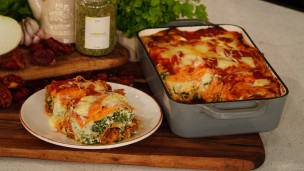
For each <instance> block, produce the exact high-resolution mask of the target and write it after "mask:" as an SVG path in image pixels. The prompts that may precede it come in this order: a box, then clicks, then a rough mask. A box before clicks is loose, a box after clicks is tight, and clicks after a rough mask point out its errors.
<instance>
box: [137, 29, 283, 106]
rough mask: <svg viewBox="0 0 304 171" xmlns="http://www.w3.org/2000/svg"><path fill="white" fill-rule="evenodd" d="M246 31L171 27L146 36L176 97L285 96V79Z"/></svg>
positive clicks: (205, 99) (210, 99)
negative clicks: (254, 45) (283, 84)
mask: <svg viewBox="0 0 304 171" xmlns="http://www.w3.org/2000/svg"><path fill="white" fill-rule="evenodd" d="M244 35H245V34H243V33H240V32H237V31H227V30H225V29H223V28H221V27H219V26H214V27H206V28H201V29H198V30H194V31H181V30H179V29H178V28H170V29H168V30H163V31H160V32H158V33H156V34H152V35H148V36H143V37H142V39H143V40H144V41H143V43H144V44H145V47H146V48H147V50H148V53H149V54H150V56H151V58H152V60H154V63H155V64H156V69H157V71H158V72H159V73H160V74H161V79H162V80H163V82H164V85H165V86H166V88H167V90H168V92H169V94H170V96H171V98H172V99H173V100H176V101H178V102H185V103H193V102H197V101H202V102H218V101H234V100H242V99H244V100H246V99H254V98H273V97H278V96H280V95H281V93H284V91H283V90H281V89H280V87H282V86H280V84H281V83H280V82H279V80H278V79H277V78H276V77H275V76H274V75H273V73H272V71H271V70H270V68H269V67H268V65H267V63H266V61H265V59H264V56H263V54H262V53H261V52H260V51H259V50H258V49H257V48H256V47H253V45H252V43H248V42H246V40H249V39H245V38H244ZM269 78H271V79H269Z"/></svg>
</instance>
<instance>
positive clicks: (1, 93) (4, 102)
mask: <svg viewBox="0 0 304 171" xmlns="http://www.w3.org/2000/svg"><path fill="white" fill-rule="evenodd" d="M12 101H13V97H12V93H11V92H10V91H9V89H8V88H7V87H6V86H4V85H3V84H0V108H7V107H9V106H11V104H12Z"/></svg>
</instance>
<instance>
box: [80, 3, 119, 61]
mask: <svg viewBox="0 0 304 171" xmlns="http://www.w3.org/2000/svg"><path fill="white" fill-rule="evenodd" d="M116 11H117V4H116V0H76V5H75V22H76V23H75V30H76V42H75V45H76V49H77V51H78V52H80V53H82V54H84V55H88V56H103V55H107V54H109V53H111V52H112V51H113V49H114V47H115V44H116Z"/></svg>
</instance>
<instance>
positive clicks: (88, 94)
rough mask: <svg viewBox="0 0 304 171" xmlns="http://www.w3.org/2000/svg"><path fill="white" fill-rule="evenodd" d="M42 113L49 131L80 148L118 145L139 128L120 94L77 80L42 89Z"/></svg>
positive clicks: (101, 84)
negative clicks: (63, 136) (47, 122)
mask: <svg viewBox="0 0 304 171" xmlns="http://www.w3.org/2000/svg"><path fill="white" fill-rule="evenodd" d="M45 111H46V113H47V114H48V115H49V116H50V118H49V124H50V125H51V126H52V127H54V128H55V129H56V130H57V131H58V132H60V133H63V134H65V135H66V136H68V137H70V138H73V139H75V140H77V141H79V142H81V143H83V144H98V143H99V144H108V143H113V142H118V141H121V140H123V139H125V138H129V137H131V136H133V135H134V134H135V133H136V131H137V129H138V127H139V122H138V120H137V119H136V118H135V113H134V108H133V107H132V106H131V105H129V104H128V99H127V98H126V97H125V94H124V90H122V89H119V90H112V89H111V86H110V85H109V84H107V83H106V82H105V81H102V80H96V81H93V80H85V79H83V78H82V77H79V76H78V77H76V78H74V79H70V80H63V81H52V83H51V84H49V85H47V86H46V94H45Z"/></svg>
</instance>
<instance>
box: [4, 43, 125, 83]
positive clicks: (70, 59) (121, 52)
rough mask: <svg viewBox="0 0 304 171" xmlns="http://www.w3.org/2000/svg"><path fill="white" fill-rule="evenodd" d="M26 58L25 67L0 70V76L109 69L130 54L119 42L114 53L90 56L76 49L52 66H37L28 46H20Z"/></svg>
mask: <svg viewBox="0 0 304 171" xmlns="http://www.w3.org/2000/svg"><path fill="white" fill-rule="evenodd" d="M19 49H20V50H21V51H22V52H23V55H24V59H25V63H26V64H25V68H24V69H23V70H18V71H5V70H0V77H1V76H3V75H7V74H16V75H19V76H21V77H22V78H23V79H24V80H37V79H42V78H49V77H56V76H61V75H67V74H74V73H80V72H85V71H94V70H102V69H109V68H114V67H117V66H120V65H122V64H124V63H126V62H127V61H128V60H129V57H130V54H129V51H128V49H126V48H125V47H124V46H122V45H121V44H119V43H117V44H116V46H115V48H114V50H113V51H112V53H110V54H109V55H105V56H100V57H89V56H85V55H82V54H80V53H79V52H77V51H74V52H73V54H71V55H64V56H60V57H57V58H56V63H55V64H54V65H51V66H37V65H32V64H31V63H30V57H31V55H32V54H31V52H30V50H29V49H28V48H22V47H19Z"/></svg>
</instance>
